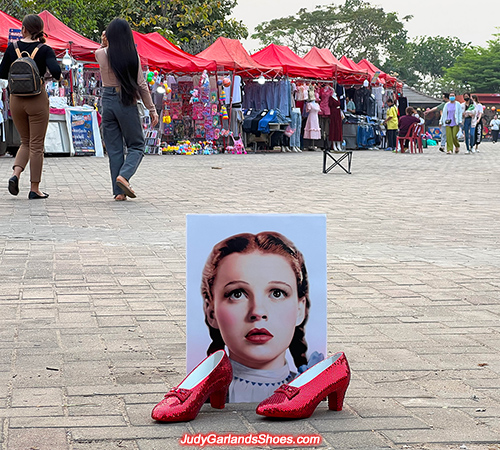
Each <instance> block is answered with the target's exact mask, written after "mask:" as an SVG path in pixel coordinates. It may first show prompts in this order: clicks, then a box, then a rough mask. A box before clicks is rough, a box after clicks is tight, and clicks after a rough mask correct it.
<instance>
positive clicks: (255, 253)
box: [186, 214, 327, 376]
mask: <svg viewBox="0 0 500 450" xmlns="http://www.w3.org/2000/svg"><path fill="white" fill-rule="evenodd" d="M248 233H249V234H250V238H249V235H248ZM186 234H187V274H186V275H187V280H186V289H187V292H186V295H187V304H186V316H187V320H186V322H187V325H186V328H187V329H186V333H187V357H186V365H187V373H189V372H190V371H191V370H192V369H193V368H195V367H196V366H197V365H198V364H199V363H200V362H201V361H202V360H203V359H204V358H206V356H207V350H208V348H209V346H210V345H211V344H212V342H213V340H212V338H211V337H210V332H209V326H208V325H207V324H206V322H205V320H206V315H207V317H208V318H207V320H208V321H209V323H210V325H213V327H212V328H213V329H217V330H219V334H220V335H225V338H223V342H224V343H225V350H226V353H228V355H229V356H230V358H231V359H232V360H236V361H237V362H238V363H244V364H243V365H245V366H246V365H248V366H249V367H251V368H259V369H263V370H266V369H267V368H269V367H268V366H270V367H271V368H275V364H276V362H277V361H283V357H282V355H283V354H282V353H281V359H280V358H276V359H273V356H275V355H276V354H280V351H281V350H282V349H284V351H285V357H286V361H287V362H288V367H289V369H290V373H291V375H292V376H293V375H295V374H296V373H297V367H296V365H295V364H294V358H293V356H292V354H291V351H290V342H291V340H293V341H294V342H296V336H297V335H296V332H297V330H296V329H295V328H296V325H298V326H299V328H300V329H303V331H304V337H305V338H304V339H302V340H301V342H302V344H303V341H304V340H305V342H306V343H307V351H306V352H305V353H304V352H303V350H304V349H305V347H303V348H302V350H301V349H300V345H295V344H292V346H293V348H294V349H293V354H294V355H295V354H297V353H299V354H301V357H302V356H303V355H304V354H305V358H306V362H309V364H310V363H311V362H313V363H314V362H318V360H317V358H318V354H320V355H322V356H323V357H326V356H327V354H326V343H327V333H326V317H327V314H326V297H327V270H326V216H325V215H319V214H311V215H299V214H297V215H285V214H256V215H248V214H245V215H236V214H235V215H225V214H220V215H188V216H187V233H186ZM241 234H244V235H243V236H242V237H238V238H234V237H235V236H237V235H238V236H239V235H241ZM282 236H283V237H284V240H282V239H281V237H282ZM223 241H224V244H221V243H223ZM269 243H271V244H269ZM217 245H218V246H223V247H224V249H223V250H220V249H219V250H218V251H217V252H216V254H221V252H222V253H224V254H225V255H226V256H224V257H223V258H221V259H220V261H219V262H218V263H217V262H216V263H215V264H214V258H212V257H211V255H212V251H213V250H214V247H215V246H217ZM261 247H262V248H261ZM228 248H230V249H231V250H230V251H228V250H227V249H228ZM263 248H264V249H263ZM295 250H298V252H299V253H297V252H296V251H295ZM300 254H301V255H302V257H303V259H301V258H300ZM290 255H292V256H290ZM209 257H210V258H209ZM209 260H210V261H211V264H209V265H208V266H207V267H208V268H209V269H210V271H208V272H207V270H206V269H205V266H206V264H208V261H209ZM302 265H305V269H306V271H307V277H306V278H307V281H306V282H304V277H303V275H302V273H303V272H302ZM292 266H293V267H295V269H294V268H293V267H292ZM214 267H215V268H214ZM204 269H205V272H206V273H208V274H212V275H211V277H210V276H208V275H207V276H206V277H205V282H204V286H205V292H209V295H208V296H209V298H208V300H205V299H204V296H203V295H202V287H201V286H202V281H203V278H204V277H203V273H204ZM304 289H307V291H306V292H305V291H304ZM300 292H302V293H304V292H305V294H307V295H302V297H301V298H299V296H300V295H299V294H300ZM305 297H307V298H308V299H309V308H308V311H306V309H307V308H306V307H305V304H306V300H305ZM277 315H279V316H280V318H279V319H278V320H279V321H280V323H279V326H276V322H275V321H276V316H277ZM305 317H307V322H306V323H305V325H304V326H302V325H303V323H302V322H300V321H301V319H303V318H305ZM294 321H295V322H294ZM254 324H255V326H254ZM267 324H269V326H268V325H267ZM267 328H269V330H268V329H267ZM247 332H248V333H247ZM302 344H301V345H302ZM217 345H219V346H220V342H219V343H218V344H217ZM267 349H268V350H267ZM266 352H268V353H266ZM315 352H316V355H315V356H313V358H312V359H311V355H313V353H315ZM267 355H269V360H267V359H266V358H267V357H268V356H267ZM300 360H301V359H299V361H300ZM247 362H248V364H247ZM233 368H234V365H233Z"/></svg>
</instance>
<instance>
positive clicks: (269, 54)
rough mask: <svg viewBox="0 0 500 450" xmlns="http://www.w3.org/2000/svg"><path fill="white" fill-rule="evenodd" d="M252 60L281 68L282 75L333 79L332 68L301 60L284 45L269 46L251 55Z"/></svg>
mask: <svg viewBox="0 0 500 450" xmlns="http://www.w3.org/2000/svg"><path fill="white" fill-rule="evenodd" d="M252 59H254V60H255V61H257V62H258V63H260V64H269V65H272V66H281V67H282V68H283V73H284V74H285V75H288V76H291V77H300V78H317V79H318V78H321V79H328V78H333V76H334V72H333V70H332V68H320V67H318V66H315V65H313V64H311V63H308V62H307V61H305V60H304V59H302V58H301V57H300V56H299V55H297V54H295V53H294V52H292V50H290V49H289V48H288V47H286V46H284V45H276V44H270V45H268V46H267V47H266V48H264V49H262V50H260V51H259V52H257V53H254V54H253V55H252Z"/></svg>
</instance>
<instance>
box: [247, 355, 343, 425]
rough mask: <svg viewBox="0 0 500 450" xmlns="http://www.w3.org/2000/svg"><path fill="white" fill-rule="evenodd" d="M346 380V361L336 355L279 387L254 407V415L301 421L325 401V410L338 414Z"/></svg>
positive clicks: (341, 356) (341, 404)
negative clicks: (326, 402) (326, 405)
mask: <svg viewBox="0 0 500 450" xmlns="http://www.w3.org/2000/svg"><path fill="white" fill-rule="evenodd" d="M350 380H351V370H350V369H349V364H348V362H347V358H346V357H345V355H344V353H342V352H340V353H336V354H335V355H333V356H330V357H329V358H327V359H324V360H323V361H321V362H319V363H318V364H315V365H314V366H312V367H311V368H310V369H308V370H306V371H305V372H304V373H302V374H301V375H299V376H298V377H297V378H295V379H294V380H293V381H292V382H290V384H283V385H281V386H280V387H279V388H278V389H276V391H274V394H273V395H271V397H269V398H267V399H266V400H264V401H262V402H261V403H260V404H259V406H257V410H256V412H257V414H260V415H261V416H267V417H280V418H288V419H305V418H307V417H310V416H311V415H312V413H313V412H314V411H315V409H316V407H317V406H318V404H319V402H320V401H321V400H323V399H325V398H326V397H328V409H330V410H332V411H341V410H342V406H343V404H344V397H345V393H346V391H347V387H348V386H349V381H350Z"/></svg>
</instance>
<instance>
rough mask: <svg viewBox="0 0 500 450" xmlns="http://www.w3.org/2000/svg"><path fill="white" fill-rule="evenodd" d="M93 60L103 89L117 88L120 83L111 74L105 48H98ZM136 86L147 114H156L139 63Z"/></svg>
mask: <svg viewBox="0 0 500 450" xmlns="http://www.w3.org/2000/svg"><path fill="white" fill-rule="evenodd" d="M95 59H96V60H97V62H98V63H99V68H100V70H101V80H102V85H103V86H104V87H118V86H120V83H119V82H118V80H117V79H116V75H115V74H114V73H113V70H112V69H111V67H110V65H109V59H108V53H107V49H106V48H100V49H98V50H96V52H95ZM137 84H138V85H139V93H140V95H141V98H142V101H143V102H144V105H146V108H148V109H149V112H151V113H152V112H156V108H155V105H154V104H153V100H152V99H151V94H150V93H149V88H148V84H147V83H146V80H145V78H144V75H143V74H142V70H141V64H140V62H139V72H138V74H137Z"/></svg>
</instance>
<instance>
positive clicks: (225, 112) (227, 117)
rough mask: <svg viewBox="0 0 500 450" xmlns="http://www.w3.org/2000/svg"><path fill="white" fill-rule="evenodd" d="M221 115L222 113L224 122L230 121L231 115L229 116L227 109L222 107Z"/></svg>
mask: <svg viewBox="0 0 500 450" xmlns="http://www.w3.org/2000/svg"><path fill="white" fill-rule="evenodd" d="M220 113H221V116H222V120H228V119H229V115H228V114H227V108H226V107H225V106H224V105H222V106H221V107H220Z"/></svg>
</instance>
